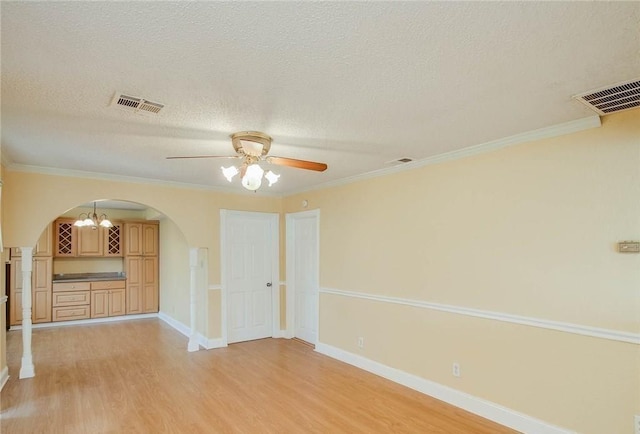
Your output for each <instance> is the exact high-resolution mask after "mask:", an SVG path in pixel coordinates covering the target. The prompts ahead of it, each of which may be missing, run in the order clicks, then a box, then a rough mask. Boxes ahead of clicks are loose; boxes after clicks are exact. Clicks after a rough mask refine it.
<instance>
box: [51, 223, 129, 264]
mask: <svg viewBox="0 0 640 434" xmlns="http://www.w3.org/2000/svg"><path fill="white" fill-rule="evenodd" d="M74 221H75V220H73V219H65V218H60V219H57V220H56V221H55V224H54V228H55V231H54V236H53V241H54V246H53V247H54V256H55V257H63V258H64V257H68V258H74V257H90V256H93V257H100V256H122V253H123V251H122V245H123V231H122V223H121V222H113V227H111V228H103V227H102V226H98V227H97V228H95V229H94V228H91V227H80V228H78V227H76V226H74V225H73V223H74Z"/></svg>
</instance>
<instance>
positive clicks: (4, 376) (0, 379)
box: [0, 366, 9, 390]
mask: <svg viewBox="0 0 640 434" xmlns="http://www.w3.org/2000/svg"><path fill="white" fill-rule="evenodd" d="M8 380H9V367H8V366H5V367H4V368H2V371H0V390H2V388H3V387H4V385H5V384H7V381H8Z"/></svg>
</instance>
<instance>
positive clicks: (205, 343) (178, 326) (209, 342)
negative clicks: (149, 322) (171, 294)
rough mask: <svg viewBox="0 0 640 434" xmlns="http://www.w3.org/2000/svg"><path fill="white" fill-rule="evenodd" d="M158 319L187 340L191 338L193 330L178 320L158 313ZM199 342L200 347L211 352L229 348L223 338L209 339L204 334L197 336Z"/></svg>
mask: <svg viewBox="0 0 640 434" xmlns="http://www.w3.org/2000/svg"><path fill="white" fill-rule="evenodd" d="M158 318H160V319H161V320H162V321H164V322H165V323H167V324H168V325H169V326H171V327H173V328H174V329H175V330H177V331H178V332H180V333H181V334H182V335H184V336H186V337H187V338H189V337H190V336H191V328H190V327H189V326H187V325H186V324H183V323H181V322H180V321H178V320H177V319H175V318H172V317H170V316H169V315H167V314H166V313H164V312H158ZM197 342H198V344H199V345H200V346H202V347H203V348H205V349H207V350H211V349H214V348H223V347H226V346H227V344H226V342H224V340H223V339H222V338H214V339H207V337H206V336H204V335H203V334H202V333H198V334H197Z"/></svg>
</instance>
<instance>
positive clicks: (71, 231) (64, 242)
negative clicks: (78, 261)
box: [53, 219, 78, 257]
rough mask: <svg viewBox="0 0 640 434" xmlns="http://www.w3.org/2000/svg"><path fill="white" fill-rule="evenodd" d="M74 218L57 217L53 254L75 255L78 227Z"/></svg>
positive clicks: (58, 255) (59, 255)
mask: <svg viewBox="0 0 640 434" xmlns="http://www.w3.org/2000/svg"><path fill="white" fill-rule="evenodd" d="M74 222H75V220H73V219H57V220H56V221H55V224H54V237H53V240H54V246H53V256H55V257H74V256H77V255H76V249H77V247H76V246H77V243H78V240H77V238H78V228H77V227H76V226H74V225H73V223H74Z"/></svg>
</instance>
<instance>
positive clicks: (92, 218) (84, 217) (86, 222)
mask: <svg viewBox="0 0 640 434" xmlns="http://www.w3.org/2000/svg"><path fill="white" fill-rule="evenodd" d="M73 225H74V226H78V227H90V228H91V229H97V228H98V226H102V227H103V228H110V227H113V223H111V221H110V220H109V219H108V218H107V215H106V214H100V216H98V214H96V203H95V202H93V213H82V214H80V215H79V216H78V220H76V221H75V223H74V224H73Z"/></svg>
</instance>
